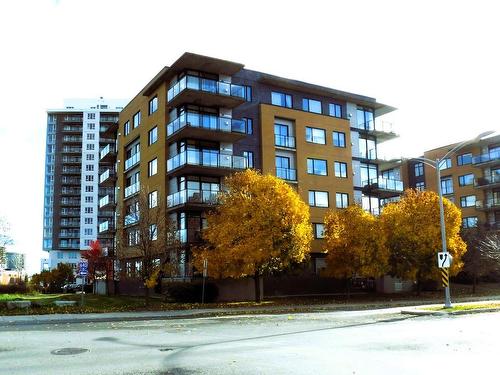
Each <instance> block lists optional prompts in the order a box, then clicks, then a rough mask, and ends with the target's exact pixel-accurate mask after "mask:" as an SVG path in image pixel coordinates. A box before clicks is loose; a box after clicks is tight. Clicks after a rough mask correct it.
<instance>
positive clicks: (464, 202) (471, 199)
mask: <svg viewBox="0 0 500 375" xmlns="http://www.w3.org/2000/svg"><path fill="white" fill-rule="evenodd" d="M475 206H476V196H475V195H466V196H464V197H460V207H475Z"/></svg>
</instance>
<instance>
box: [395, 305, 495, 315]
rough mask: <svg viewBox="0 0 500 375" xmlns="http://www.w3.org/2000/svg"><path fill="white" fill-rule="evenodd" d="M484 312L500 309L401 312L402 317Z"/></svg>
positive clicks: (410, 310) (408, 310) (412, 310)
mask: <svg viewBox="0 0 500 375" xmlns="http://www.w3.org/2000/svg"><path fill="white" fill-rule="evenodd" d="M486 312H500V308H498V307H496V308H495V307H492V308H484V309H471V310H459V311H439V310H438V311H436V310H421V309H418V308H417V309H404V310H401V314H403V315H415V316H426V315H434V316H443V315H468V314H480V313H486Z"/></svg>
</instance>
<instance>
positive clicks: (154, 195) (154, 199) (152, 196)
mask: <svg viewBox="0 0 500 375" xmlns="http://www.w3.org/2000/svg"><path fill="white" fill-rule="evenodd" d="M148 203H149V208H153V207H156V206H157V205H158V192H157V191H156V190H155V191H152V192H151V193H149V194H148Z"/></svg>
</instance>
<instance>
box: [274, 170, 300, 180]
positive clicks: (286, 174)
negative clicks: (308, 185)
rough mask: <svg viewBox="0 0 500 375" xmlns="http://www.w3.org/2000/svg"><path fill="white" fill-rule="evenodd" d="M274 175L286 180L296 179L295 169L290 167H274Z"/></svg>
mask: <svg viewBox="0 0 500 375" xmlns="http://www.w3.org/2000/svg"><path fill="white" fill-rule="evenodd" d="M276 177H279V178H282V179H283V180H287V181H297V170H296V169H290V168H276Z"/></svg>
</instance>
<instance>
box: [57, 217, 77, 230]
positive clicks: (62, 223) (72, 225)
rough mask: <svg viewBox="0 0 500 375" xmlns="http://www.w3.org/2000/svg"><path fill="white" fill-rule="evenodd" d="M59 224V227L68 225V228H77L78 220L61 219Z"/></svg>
mask: <svg viewBox="0 0 500 375" xmlns="http://www.w3.org/2000/svg"><path fill="white" fill-rule="evenodd" d="M59 225H60V226H61V227H68V228H79V227H80V220H64V219H63V220H61V221H60V223H59Z"/></svg>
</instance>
